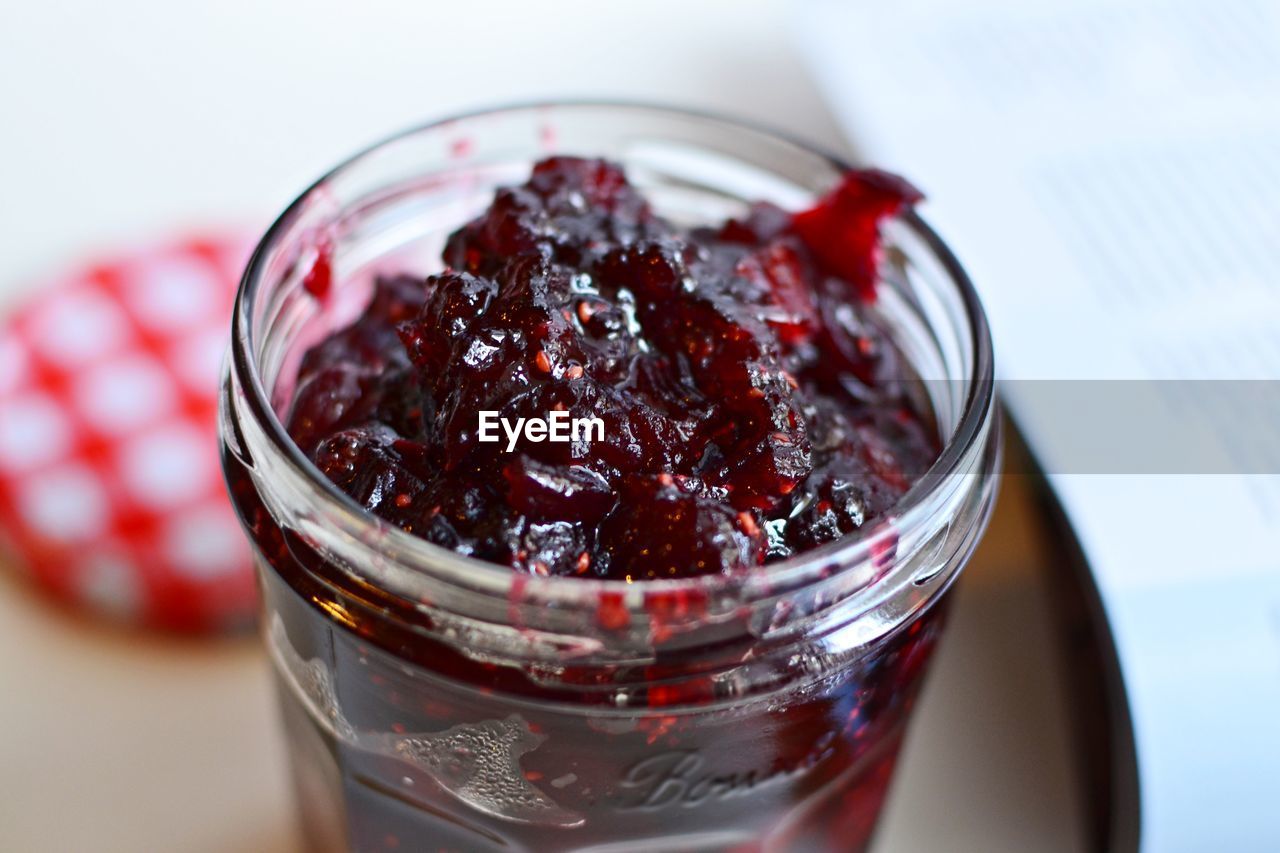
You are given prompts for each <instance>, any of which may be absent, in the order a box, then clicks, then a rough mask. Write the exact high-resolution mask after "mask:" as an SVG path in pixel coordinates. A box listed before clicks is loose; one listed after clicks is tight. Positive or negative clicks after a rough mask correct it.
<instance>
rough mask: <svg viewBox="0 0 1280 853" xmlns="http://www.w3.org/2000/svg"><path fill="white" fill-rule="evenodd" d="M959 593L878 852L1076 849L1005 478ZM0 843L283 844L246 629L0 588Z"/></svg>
mask: <svg viewBox="0 0 1280 853" xmlns="http://www.w3.org/2000/svg"><path fill="white" fill-rule="evenodd" d="M1005 486H1006V488H1005V491H1004V493H1003V495H1002V498H1001V504H1000V507H999V509H998V511H997V514H996V518H995V521H994V523H993V526H992V529H991V532H990V534H989V535H988V537H987V539H986V541H985V542H984V543H983V546H982V547H981V549H980V550H979V553H978V555H977V556H976V558H975V560H974V562H973V563H972V564H971V565H970V566H969V567H968V568H967V569H966V574H965V577H964V579H963V583H962V584H961V586H960V587H959V588H958V590H957V593H958V600H957V602H956V603H957V607H956V609H955V611H954V618H953V622H952V624H951V626H950V628H949V635H948V637H947V639H946V641H945V642H944V644H943V645H942V647H941V650H940V652H939V656H938V658H937V660H936V663H935V665H934V670H933V672H932V674H931V677H930V680H929V683H928V686H927V688H926V692H925V695H924V697H923V698H922V700H921V702H920V705H919V711H918V717H917V719H916V720H915V723H914V728H913V730H912V732H911V734H910V737H909V740H908V744H907V747H906V751H905V755H904V757H903V760H902V763H901V765H900V770H899V776H898V778H897V780H896V783H895V790H894V792H893V795H892V798H891V801H890V803H889V806H888V811H887V813H886V815H885V820H884V824H883V827H882V832H881V835H880V838H879V842H878V845H877V850H878V851H880V853H890V851H936V850H947V851H957V852H958V851H975V853H977V851H983V853H999V851H1027V850H1036V851H1046V852H1047V853H1052V851H1064V853H1067V851H1078V850H1081V849H1083V841H1082V837H1083V832H1082V820H1081V814H1080V806H1079V798H1078V796H1077V793H1078V792H1077V788H1076V783H1075V777H1074V775H1073V761H1072V757H1071V754H1070V748H1069V742H1068V738H1067V718H1066V715H1065V709H1066V705H1065V701H1066V700H1065V697H1064V695H1063V688H1062V686H1061V684H1060V679H1059V675H1060V669H1059V666H1058V662H1057V658H1056V657H1055V653H1054V635H1053V633H1052V630H1051V627H1050V626H1051V620H1050V617H1049V613H1048V611H1047V607H1046V605H1047V598H1046V591H1045V587H1044V577H1043V574H1042V573H1041V572H1040V571H1039V570H1038V560H1037V559H1036V555H1037V550H1038V548H1039V547H1040V541H1041V540H1040V539H1039V538H1038V531H1037V529H1036V527H1035V519H1034V518H1032V517H1031V516H1030V514H1029V504H1028V501H1027V498H1026V495H1025V493H1024V489H1023V483H1022V481H1021V479H1020V478H1017V477H1009V478H1006V481H1005ZM0 685H3V689H2V690H0V721H2V724H0V851H14V853H17V851H31V853H38V851H120V853H132V851H169V850H175V851H178V850H181V851H209V853H214V851H241V850H244V851H288V850H293V849H296V840H295V833H294V827H293V824H292V815H291V812H290V801H289V793H288V790H287V788H286V781H285V769H284V752H283V744H282V739H281V737H280V733H279V731H278V730H277V727H276V719H275V714H274V708H273V706H272V696H271V695H270V691H269V685H268V680H267V671H266V660H265V658H264V656H263V654H262V653H261V652H260V651H259V649H258V646H257V643H256V642H255V641H254V640H253V639H242V640H235V641H223V642H220V643H202V642H175V641H171V640H170V641H164V640H161V639H156V638H153V637H145V636H136V635H129V634H123V633H120V632H118V631H113V630H109V629H104V628H101V627H97V626H93V625H89V624H85V623H84V622H81V621H78V620H75V619H73V618H72V617H69V616H66V615H64V614H63V613H61V612H60V611H58V610H57V609H56V608H53V607H50V606H48V605H47V604H46V602H44V601H43V600H42V599H40V598H39V597H37V596H36V595H35V594H34V593H32V592H31V591H30V590H29V589H27V588H26V587H25V586H23V585H22V584H21V583H19V582H17V581H16V580H15V579H14V578H13V577H12V576H11V575H5V581H4V582H3V583H2V584H0Z"/></svg>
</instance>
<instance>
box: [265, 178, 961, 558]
mask: <svg viewBox="0 0 1280 853" xmlns="http://www.w3.org/2000/svg"><path fill="white" fill-rule="evenodd" d="M919 198H920V196H919V193H918V192H917V191H916V190H915V189H913V188H912V187H911V186H910V185H909V184H907V183H906V182H905V181H903V180H902V179H900V178H897V177H895V176H892V175H889V174H887V173H884V172H879V171H871V170H865V171H855V172H851V173H849V174H848V175H847V177H846V178H845V180H844V181H843V182H842V183H841V184H840V185H839V186H838V187H837V188H836V189H835V190H834V191H832V192H831V193H830V194H829V195H828V196H826V197H825V198H824V199H822V200H821V202H820V203H819V204H818V205H816V206H815V207H813V208H812V209H810V210H806V211H803V212H799V213H795V214H793V213H790V212H787V211H784V210H782V209H780V208H778V207H776V206H774V205H772V204H768V203H757V204H755V205H753V206H752V207H751V208H750V210H749V211H748V212H747V213H746V214H745V215H744V216H742V217H741V218H737V219H731V220H729V221H728V222H725V223H724V224H723V225H721V226H719V227H695V228H684V227H680V226H677V225H675V224H673V223H671V222H668V221H667V220H665V219H663V218H662V217H660V216H658V215H657V214H655V213H654V212H653V211H652V210H651V208H650V206H649V204H648V202H647V201H646V200H645V198H644V197H643V196H642V195H641V194H640V193H639V192H638V191H637V190H636V189H635V188H634V187H633V186H632V185H631V184H629V183H628V181H627V178H626V176H625V174H624V173H623V170H622V169H621V167H619V166H617V165H615V164H613V163H610V162H606V161H603V160H595V159H580V158H574V157H553V158H550V159H546V160H543V161H541V162H539V163H537V164H536V165H535V166H534V167H533V171H532V174H531V176H530V178H529V180H528V181H527V182H526V183H525V184H523V185H521V186H515V187H505V188H502V189H499V190H498V191H497V193H496V194H495V197H494V200H493V203H492V204H491V206H490V207H489V208H488V209H487V210H486V211H485V212H484V213H483V214H481V215H480V216H479V217H478V218H477V219H475V220H473V221H471V222H469V223H467V224H465V225H464V226H462V227H461V228H460V229H458V230H457V231H456V232H454V233H453V234H452V235H451V236H450V238H449V240H448V242H447V245H446V247H445V250H444V258H443V259H444V262H445V264H446V265H447V269H446V271H444V272H442V273H440V274H437V275H432V276H429V277H426V278H422V277H418V276H413V275H397V276H388V277H383V278H381V279H380V280H379V281H378V282H377V284H376V286H375V291H374V294H373V298H372V300H371V301H370V304H369V306H368V308H367V309H366V310H365V312H364V314H363V315H362V316H361V317H360V318H359V319H358V320H357V321H356V322H354V323H353V324H352V325H350V326H348V327H346V328H344V329H341V330H339V331H337V332H335V333H333V334H332V335H330V336H329V337H327V338H326V339H324V340H323V341H321V342H320V343H319V344H318V345H316V346H315V347H313V348H312V349H311V350H309V351H308V352H307V353H306V355H305V356H304V358H303V360H302V363H301V367H300V369H299V373H298V382H297V390H296V393H295V397H294V401H293V405H292V408H291V411H290V413H289V418H288V429H289V432H290V434H291V435H292V436H293V438H294V440H295V441H296V442H297V444H298V445H299V446H300V447H301V449H302V450H303V452H304V453H306V454H307V455H308V456H309V457H310V458H311V459H312V460H313V461H314V462H315V463H316V465H317V466H318V467H319V468H320V470H321V471H322V472H323V473H324V474H325V475H326V476H327V477H328V478H329V479H330V480H332V481H333V482H334V483H335V484H336V485H337V486H338V487H339V488H340V489H342V490H343V491H344V492H346V493H347V494H349V495H350V496H351V497H352V498H354V499H355V500H356V501H357V502H358V503H360V504H361V505H362V506H364V507H365V508H366V509H368V510H369V511H370V512H373V513H375V514H376V515H378V516H380V517H382V518H384V519H386V520H388V521H390V522H392V523H394V524H396V525H399V526H400V527H402V528H404V529H405V530H407V531H409V532H411V533H414V534H416V535H418V536H421V537H423V538H424V539H427V540H428V541H431V542H434V543H436V544H438V545H441V546H443V547H446V548H450V549H452V550H455V551H458V552H460V553H462V554H466V555H469V556H472V557H476V558H479V559H482V560H488V561H491V562H495V563H501V564H504V565H508V566H511V567H512V568H513V569H514V570H516V571H520V572H527V573H530V574H538V575H565V576H585V577H603V578H615V579H623V578H625V579H629V580H642V579H650V578H669V577H685V576H692V575H705V574H714V573H732V572H735V571H739V570H742V569H745V568H747V567H750V566H755V565H760V564H764V563H769V562H772V561H776V560H780V559H784V558H786V557H788V556H790V555H792V554H795V553H799V552H802V551H805V550H807V549H810V548H813V547H815V546H818V545H820V544H822V543H825V542H829V541H832V540H834V539H837V538H840V537H842V536H845V535H846V534H849V533H852V532H854V531H856V530H858V529H860V528H863V527H866V526H867V525H868V524H870V523H872V522H873V521H874V520H875V519H877V518H878V517H881V516H883V514H884V513H885V512H886V510H888V509H889V508H890V507H891V506H892V505H893V504H894V502H895V501H897V500H898V499H899V498H900V497H901V496H902V495H903V493H904V492H905V491H906V490H907V489H908V487H909V486H910V485H911V483H912V482H913V481H914V480H915V479H917V478H918V477H919V476H920V475H921V474H922V473H923V472H924V471H925V469H926V468H928V466H929V465H930V464H931V463H932V462H933V460H934V459H935V458H936V456H937V454H938V438H937V435H936V432H935V431H934V429H933V427H932V425H931V423H930V422H929V420H928V418H927V417H926V416H925V415H924V414H923V413H922V412H921V411H920V410H919V409H918V408H917V407H916V405H915V404H914V403H913V402H912V396H911V394H910V386H911V379H910V378H909V377H910V374H909V371H908V369H907V367H906V365H905V364H903V362H902V357H901V355H900V353H899V352H898V350H897V349H896V348H895V346H894V344H893V343H892V341H891V340H890V339H889V337H888V334H887V333H886V331H885V330H884V329H883V328H882V327H881V326H880V325H878V324H877V323H876V321H875V320H874V319H873V317H872V312H870V311H868V310H867V309H868V307H869V306H870V305H871V303H872V302H873V301H874V299H875V294H876V280H877V270H878V253H879V223H880V222H881V220H883V219H884V218H885V217H887V216H890V215H892V214H894V213H895V212H897V211H898V210H900V209H901V208H902V207H903V206H905V205H910V204H912V203H914V202H915V201H917V200H918V199H919ZM482 410H485V411H496V412H498V413H499V414H500V416H501V417H503V418H506V419H509V420H510V421H511V422H515V420H516V419H517V418H521V417H523V418H538V419H546V418H547V416H548V415H549V413H551V412H554V411H565V412H568V413H569V415H570V416H571V417H573V418H586V417H596V418H600V419H601V420H603V422H604V438H603V440H600V441H589V440H586V439H585V437H584V438H583V439H582V440H579V441H573V442H567V443H552V442H547V441H543V442H531V441H528V440H521V442H520V443H519V444H518V446H517V447H516V449H515V450H514V451H513V452H510V453H508V452H505V451H506V441H505V438H504V440H503V441H500V442H497V443H490V442H481V441H479V440H478V431H479V412H480V411H482Z"/></svg>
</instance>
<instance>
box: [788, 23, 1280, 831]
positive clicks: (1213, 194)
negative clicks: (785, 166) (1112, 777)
mask: <svg viewBox="0 0 1280 853" xmlns="http://www.w3.org/2000/svg"><path fill="white" fill-rule="evenodd" d="M799 25H800V27H799V34H800V38H801V49H802V52H803V53H804V54H805V55H807V56H808V57H809V61H810V63H811V65H812V68H813V70H814V72H815V74H816V75H817V77H818V80H819V82H820V84H821V85H822V87H823V88H824V90H825V92H826V93H827V95H828V98H829V100H830V102H831V105H832V107H833V108H834V110H835V111H836V113H837V117H838V118H839V119H840V120H841V122H842V123H843V125H844V127H845V128H846V130H847V131H848V132H849V134H850V136H851V138H852V140H853V141H854V143H855V144H857V145H858V146H859V147H860V148H861V150H862V152H863V154H864V155H865V158H866V159H867V160H868V161H869V162H872V163H875V164H876V165H880V166H884V167H886V168H890V169H893V170H896V171H900V172H902V173H903V174H905V175H907V176H908V177H909V178H911V179H912V181H913V182H915V183H917V184H918V185H919V186H920V187H921V189H923V190H924V192H925V194H926V195H927V196H928V197H929V201H928V202H927V203H926V206H925V207H924V209H923V212H924V215H925V216H926V218H928V219H929V220H930V221H931V222H933V223H934V224H935V225H936V226H937V227H938V229H939V231H940V232H941V233H942V234H943V236H944V238H946V239H947V240H948V241H949V242H950V243H951V245H952V246H953V247H954V248H955V249H956V251H957V254H958V255H959V256H960V259H961V261H962V263H964V265H965V266H966V268H967V269H968V270H969V272H970V274H971V276H972V277H973V279H974V281H975V282H976V284H977V286H978V289H979V291H980V292H981V293H982V296H983V300H984V303H985V305H986V306H987V309H988V313H989V315H990V318H991V321H992V326H993V329H994V334H995V342H996V352H997V362H998V365H999V367H998V373H999V374H1000V375H1001V377H1002V378H1005V379H1017V380H1054V379H1076V380H1079V379H1097V380H1107V379H1127V380H1164V379H1171V380H1175V379H1176V380H1191V379H1205V380H1213V379H1257V380H1276V381H1280V3H1276V2H1273V0H1220V2H1214V3H1206V2H1201V0H1163V1H1162V0H1084V2H1074V3H1068V2H1062V0H1049V1H1048V2H1037V3H1027V2H1025V0H974V2H969V3H963V4H956V3H948V2H945V0H896V2H893V3H865V2H859V3H847V2H835V0H810V2H808V3H807V4H806V5H805V6H804V7H803V8H802V10H801V11H800V14H799ZM1004 387H1005V389H1006V390H1007V391H1008V392H1009V396H1008V397H1007V399H1006V403H1007V404H1008V406H1009V407H1010V409H1011V411H1012V412H1013V414H1014V416H1015V417H1016V418H1017V420H1018V421H1019V424H1020V426H1021V427H1022V428H1023V429H1024V431H1025V432H1026V435H1027V439H1028V441H1029V443H1030V444H1031V446H1032V449H1033V451H1034V452H1035V453H1036V455H1037V458H1038V459H1039V460H1040V461H1041V463H1042V464H1043V466H1044V468H1045V470H1046V471H1047V472H1048V475H1049V480H1050V483H1051V484H1052V486H1053V487H1054V489H1055V490H1056V491H1057V493H1058V496H1059V498H1060V500H1061V501H1062V503H1063V506H1064V508H1065V509H1066V511H1067V514H1068V516H1069V517H1070V520H1071V522H1072V525H1073V527H1074V528H1075V530H1076V533H1077V535H1078V536H1079V538H1080V540H1081V544H1082V546H1083V547H1084V550H1085V553H1086V555H1087V557H1088V560H1089V563H1090V565H1091V567H1092V569H1093V571H1094V574H1095V576H1096V578H1097V582H1098V586H1099V589H1100V591H1101V593H1102V596H1103V601H1104V605H1105V607H1106V609H1107V612H1108V618H1109V620H1110V622H1111V627H1112V632H1113V634H1114V637H1115V640H1116V644H1117V648H1118V652H1119V655H1120V659H1121V668H1122V670H1123V675H1124V679H1125V684H1126V689H1127V691H1128V693H1129V702H1130V710H1131V712H1132V715H1133V720H1134V729H1135V738H1136V744H1137V751H1138V763H1139V777H1140V782H1139V785H1140V796H1141V800H1142V808H1141V811H1142V814H1141V821H1142V827H1141V836H1142V840H1141V847H1142V850H1144V851H1159V853H1164V851H1174V852H1175V853H1177V851H1206V850H1238V851H1254V850H1277V849H1280V809H1277V807H1276V803H1277V801H1278V800H1280V478H1278V477H1277V476H1275V475H1274V474H1264V473H1262V471H1263V470H1269V471H1274V470H1275V469H1274V468H1269V469H1260V472H1259V473H1257V474H1254V475H1248V476H1246V475H1237V476H1209V475H1199V476H1191V475H1188V474H1185V473H1184V474H1177V473H1172V472H1171V473H1169V474H1161V475H1149V476H1148V475H1143V476H1122V475H1105V474H1097V473H1089V474H1085V473H1081V472H1078V471H1077V472H1073V471H1072V468H1071V460H1070V459H1064V458H1061V455H1062V448H1063V447H1064V446H1066V442H1065V437H1064V436H1061V435H1055V423H1054V420H1053V419H1052V418H1050V417H1048V416H1047V414H1046V412H1045V411H1044V407H1037V406H1034V405H1031V404H1030V403H1031V401H1030V400H1029V399H1021V400H1020V399H1019V396H1020V395H1019V394H1018V392H1017V389H1018V388H1019V387H1026V383H1023V382H1017V383H1010V384H1006V385H1005V386H1004ZM1144 387H1146V386H1144ZM1149 387H1151V388H1154V389H1157V390H1159V389H1161V388H1164V387H1166V385H1164V384H1163V383H1160V382H1152V383H1151V384H1150V386H1149ZM1167 387H1168V388H1169V389H1170V394H1171V399H1170V400H1169V415H1168V416H1169V417H1170V418H1175V417H1177V404H1178V402H1179V401H1178V400H1176V399H1172V397H1173V395H1174V393H1175V389H1176V392H1177V393H1183V394H1185V391H1186V388H1187V387H1188V386H1187V383H1185V382H1172V383H1168V384H1167ZM1181 402H1182V404H1184V405H1185V400H1182V401H1181ZM1106 416H1107V413H1106V412H1104V411H1100V412H1098V417H1099V418H1106ZM1220 420H1221V423H1220V427H1221V428H1220V429H1219V430H1217V433H1216V434H1217V435H1218V437H1219V440H1220V441H1221V442H1222V443H1223V450H1224V452H1227V453H1230V452H1231V444H1232V434H1233V430H1235V431H1237V433H1236V434H1237V435H1238V430H1240V429H1255V430H1266V429H1271V430H1273V431H1274V433H1275V435H1276V438H1275V442H1276V443H1277V444H1280V424H1239V423H1233V422H1231V420H1230V419H1229V418H1227V417H1226V416H1225V415H1224V416H1223V417H1222V418H1221V419H1220ZM1151 430H1152V431H1153V433H1158V431H1159V430H1160V423H1159V422H1158V420H1157V421H1156V422H1153V423H1152V424H1151ZM1055 451H1056V454H1057V455H1055Z"/></svg>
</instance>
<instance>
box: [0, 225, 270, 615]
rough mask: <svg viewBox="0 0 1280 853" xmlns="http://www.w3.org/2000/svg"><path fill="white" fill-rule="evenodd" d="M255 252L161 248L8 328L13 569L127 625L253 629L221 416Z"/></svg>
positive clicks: (2, 334)
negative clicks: (220, 451)
mask: <svg viewBox="0 0 1280 853" xmlns="http://www.w3.org/2000/svg"><path fill="white" fill-rule="evenodd" d="M250 247H251V244H250V242H249V241H248V240H247V239H239V238H231V239H215V240H204V239H192V240H185V241H181V242H178V243H175V244H171V245H160V246H156V247H152V248H150V249H147V250H145V251H140V252H137V253H133V254H129V255H126V256H123V257H121V258H119V259H118V260H115V261H112V262H108V263H104V264H101V265H99V266H96V267H93V268H91V269H89V270H86V271H85V272H84V273H83V274H80V275H77V276H74V277H70V278H66V279H64V280H62V281H61V283H54V284H53V285H52V286H50V287H46V288H43V289H37V290H36V291H35V292H36V293H37V294H38V295H37V297H36V298H35V299H34V300H33V301H31V302H29V303H27V304H26V305H23V306H19V307H18V308H17V310H16V311H14V312H13V313H12V314H11V315H10V316H9V317H8V318H7V319H5V320H4V321H3V322H2V323H0V543H3V547H4V548H5V549H6V550H12V551H13V552H15V553H13V554H11V555H10V558H9V559H6V560H4V562H5V563H12V564H13V565H15V566H24V567H26V572H27V573H28V574H30V575H31V576H32V577H33V578H34V579H35V580H36V581H37V582H38V583H40V584H41V585H43V586H45V587H46V588H48V589H49V590H50V591H52V592H53V593H55V594H56V595H58V596H60V597H61V598H63V599H64V600H66V601H68V602H71V603H73V604H75V605H77V606H79V607H82V608H84V609H87V610H91V611H94V612H98V613H101V614H104V615H108V616H110V617H112V618H114V619H117V620H125V621H133V622H138V623H144V624H148V625H152V626H156V627H163V628H168V629H175V630H183V631H199V630H221V629H223V628H225V627H226V626H228V625H237V626H243V625H244V624H246V622H247V617H248V615H249V614H250V613H252V611H253V609H254V606H255V591H254V585H253V575H252V568H251V562H250V558H249V552H248V545H247V543H246V541H245V539H244V536H243V534H242V533H241V531H240V527H239V523H238V522H237V521H236V519H235V516H234V513H233V511H232V509H231V506H230V503H229V502H228V500H227V498H226V494H225V491H224V488H223V484H222V477H221V475H220V473H219V468H218V465H219V463H218V456H217V436H216V413H217V391H218V387H217V382H218V368H219V365H220V363H221V359H222V352H223V350H224V348H225V345H226V340H227V338H228V335H229V329H230V312H231V304H232V300H233V298H234V295H235V285H236V284H237V283H238V280H239V277H240V272H241V268H242V266H243V264H244V262H245V261H246V260H247V259H248V255H249V249H250Z"/></svg>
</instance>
